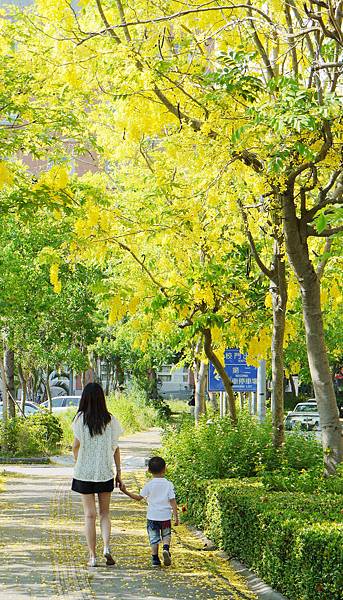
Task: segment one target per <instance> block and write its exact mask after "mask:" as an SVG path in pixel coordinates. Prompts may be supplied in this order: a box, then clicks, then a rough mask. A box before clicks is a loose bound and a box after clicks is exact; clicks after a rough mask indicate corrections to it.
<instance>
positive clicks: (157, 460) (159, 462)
mask: <svg viewBox="0 0 343 600" xmlns="http://www.w3.org/2000/svg"><path fill="white" fill-rule="evenodd" d="M165 468H166V463H165V460H164V459H163V458H162V457H161V456H153V457H152V458H150V460H149V462H148V469H149V471H150V473H151V474H152V475H158V474H159V473H162V471H163V469H165Z"/></svg>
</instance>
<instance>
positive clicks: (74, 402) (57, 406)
mask: <svg viewBox="0 0 343 600" xmlns="http://www.w3.org/2000/svg"><path fill="white" fill-rule="evenodd" d="M51 403H52V412H53V413H64V412H66V411H67V410H70V409H71V408H75V409H76V408H78V406H79V403H80V396H56V397H55V398H52V399H51ZM40 406H42V407H43V408H49V402H48V400H46V401H45V402H43V403H42V404H40Z"/></svg>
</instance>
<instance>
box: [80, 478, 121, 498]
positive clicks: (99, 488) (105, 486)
mask: <svg viewBox="0 0 343 600" xmlns="http://www.w3.org/2000/svg"><path fill="white" fill-rule="evenodd" d="M71 489H72V490H73V492H78V493H79V494H101V492H113V490H114V479H113V478H112V479H109V480H108V481H81V479H73V482H72V484H71Z"/></svg>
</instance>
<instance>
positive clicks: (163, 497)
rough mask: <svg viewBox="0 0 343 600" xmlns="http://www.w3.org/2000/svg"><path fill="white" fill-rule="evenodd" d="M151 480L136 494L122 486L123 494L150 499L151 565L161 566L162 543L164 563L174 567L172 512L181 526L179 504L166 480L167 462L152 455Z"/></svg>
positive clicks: (148, 523) (136, 498)
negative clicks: (160, 548) (172, 554)
mask: <svg viewBox="0 0 343 600" xmlns="http://www.w3.org/2000/svg"><path fill="white" fill-rule="evenodd" d="M148 469H149V472H150V473H151V475H152V479H151V480H150V481H148V482H147V483H146V484H145V485H144V487H143V489H142V490H141V491H140V494H133V493H132V492H129V490H127V489H126V487H125V485H124V484H122V485H121V488H120V489H121V491H122V492H124V494H126V495H127V496H129V497H130V498H132V499H133V500H143V499H145V500H147V503H148V510H147V531H148V536H149V541H150V546H151V553H152V558H151V560H152V566H153V567H160V566H161V561H160V559H159V556H158V548H159V544H160V543H161V542H162V543H163V563H164V565H165V566H166V567H169V565H171V556H170V550H169V548H170V541H171V514H172V512H173V515H174V522H175V525H178V524H179V516H178V512H177V504H176V500H175V492H174V486H173V484H172V483H171V482H170V481H168V479H166V478H165V476H164V475H165V472H166V463H165V461H164V460H163V458H161V457H160V456H153V457H152V458H151V459H150V460H149V463H148Z"/></svg>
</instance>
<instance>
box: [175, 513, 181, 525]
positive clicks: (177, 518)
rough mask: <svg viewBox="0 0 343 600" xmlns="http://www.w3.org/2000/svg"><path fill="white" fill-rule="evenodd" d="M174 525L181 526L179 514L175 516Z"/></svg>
mask: <svg viewBox="0 0 343 600" xmlns="http://www.w3.org/2000/svg"><path fill="white" fill-rule="evenodd" d="M174 525H175V526H176V525H180V521H179V515H178V514H176V515H174Z"/></svg>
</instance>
